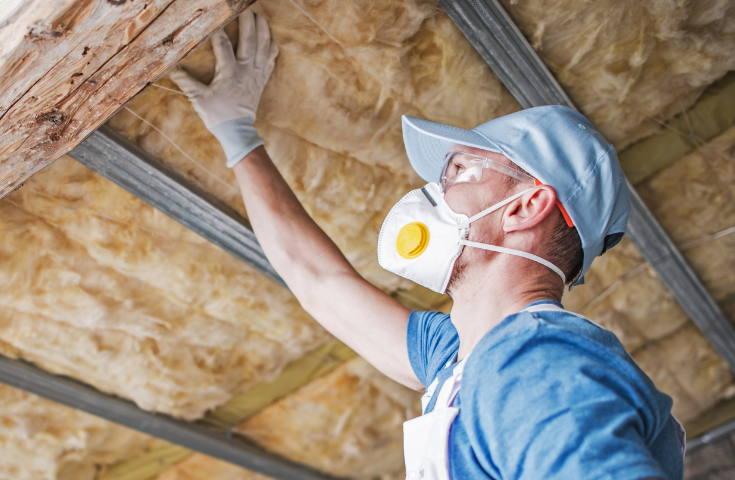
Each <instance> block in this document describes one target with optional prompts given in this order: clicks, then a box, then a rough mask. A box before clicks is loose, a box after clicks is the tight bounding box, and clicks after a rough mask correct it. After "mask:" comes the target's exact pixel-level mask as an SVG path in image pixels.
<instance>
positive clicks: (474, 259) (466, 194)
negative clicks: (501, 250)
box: [444, 145, 528, 294]
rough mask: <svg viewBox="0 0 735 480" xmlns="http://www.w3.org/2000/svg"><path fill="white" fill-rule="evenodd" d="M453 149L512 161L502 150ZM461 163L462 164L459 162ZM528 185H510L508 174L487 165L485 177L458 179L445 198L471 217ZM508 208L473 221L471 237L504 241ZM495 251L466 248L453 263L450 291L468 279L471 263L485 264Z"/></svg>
mask: <svg viewBox="0 0 735 480" xmlns="http://www.w3.org/2000/svg"><path fill="white" fill-rule="evenodd" d="M450 152H467V153H472V154H474V155H478V156H481V157H486V158H489V159H490V160H493V161H496V162H499V163H502V164H504V165H510V164H511V162H510V160H509V159H508V158H507V157H506V156H505V155H503V154H500V153H495V152H489V151H487V150H482V149H479V148H473V147H466V146H464V145H455V146H454V147H453V148H452V149H451V150H450ZM458 167H461V165H459V166H458ZM527 188H528V185H525V184H522V183H518V184H517V185H515V186H511V187H510V188H509V183H508V177H507V176H506V175H504V174H502V173H500V172H497V171H495V170H491V169H484V170H483V174H482V179H481V180H480V181H479V182H478V183H458V184H455V185H452V186H450V187H449V188H447V190H446V191H445V194H444V199H445V201H446V202H447V205H449V207H450V208H451V209H452V210H453V211H454V212H456V213H462V214H464V215H467V216H468V217H470V216H472V215H475V214H477V213H479V212H480V211H482V210H484V209H486V208H488V207H489V206H491V205H493V204H495V203H497V202H500V201H502V200H504V199H505V198H507V197H509V196H511V195H513V194H515V193H517V192H520V191H521V190H524V189H527ZM504 211H505V208H501V209H499V210H497V211H495V212H493V213H491V214H489V215H487V216H485V217H483V218H481V219H479V220H477V221H476V222H473V223H472V226H471V228H470V236H469V240H470V241H473V242H479V243H489V244H495V245H497V244H498V243H499V242H501V241H502V235H503V225H502V217H503V212H504ZM493 255H496V254H495V253H493V252H489V251H486V250H481V249H478V248H465V249H464V250H463V252H462V254H461V255H460V256H459V258H458V259H457V261H456V263H455V264H454V271H453V273H452V277H451V280H450V281H449V285H448V287H447V290H448V292H449V293H450V294H451V293H452V291H453V290H455V291H456V288H457V287H458V286H459V285H460V284H461V283H462V281H464V280H465V279H466V276H467V275H468V274H469V269H470V265H483V264H485V263H486V262H487V261H488V260H489V259H490V258H492V256H493Z"/></svg>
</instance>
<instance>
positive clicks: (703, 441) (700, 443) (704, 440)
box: [687, 420, 735, 454]
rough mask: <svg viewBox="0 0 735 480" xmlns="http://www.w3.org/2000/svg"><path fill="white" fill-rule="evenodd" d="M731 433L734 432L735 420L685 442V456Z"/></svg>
mask: <svg viewBox="0 0 735 480" xmlns="http://www.w3.org/2000/svg"><path fill="white" fill-rule="evenodd" d="M733 432H735V420H730V421H729V422H725V423H723V424H722V425H720V426H718V427H715V428H713V429H712V430H709V431H708V432H706V433H703V434H702V435H700V436H698V437H696V438H693V439H692V440H687V454H689V453H691V452H694V451H695V450H699V449H700V448H702V447H705V446H707V445H710V444H712V443H716V442H717V441H719V440H721V439H723V438H725V437H727V436H728V435H730V434H731V433H733Z"/></svg>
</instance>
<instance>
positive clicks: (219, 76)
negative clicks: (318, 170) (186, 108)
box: [169, 9, 278, 168]
mask: <svg viewBox="0 0 735 480" xmlns="http://www.w3.org/2000/svg"><path fill="white" fill-rule="evenodd" d="M212 48H213V49H214V57H215V60H216V67H215V71H214V79H213V80H212V83H210V84H209V85H204V84H203V83H201V82H199V81H198V80H196V79H194V77H192V76H191V75H189V74H188V73H187V72H186V71H184V70H182V69H181V68H179V67H176V69H175V70H174V71H172V72H171V73H170V74H169V78H170V79H171V80H173V81H174V82H176V85H178V86H179V88H180V89H181V91H182V92H184V93H185V94H186V96H187V97H189V100H190V101H191V104H192V106H193V107H194V110H196V111H197V113H198V114H199V116H200V117H201V118H202V120H203V121H204V125H205V126H206V127H207V128H208V129H209V131H210V132H212V134H214V136H215V137H217V140H219V143H220V144H221V145H222V148H223V149H224V151H225V155H227V166H228V167H229V168H232V167H234V166H235V165H236V164H237V163H238V162H240V160H242V159H243V158H245V155H247V154H248V153H250V152H251V151H252V150H254V149H255V148H256V147H259V146H261V145H263V143H264V142H263V139H262V138H260V136H258V131H257V130H256V129H255V127H254V126H253V123H254V122H255V111H256V110H257V109H258V102H259V101H260V96H261V94H262V93H263V89H264V88H265V84H266V83H267V82H268V78H269V77H270V75H271V72H272V71H273V67H274V65H275V63H276V56H277V55H278V46H277V45H276V44H275V43H274V42H271V34H270V30H269V29H268V22H266V20H265V18H263V17H261V16H258V17H257V18H256V17H255V14H253V12H252V11H251V10H250V9H248V10H246V11H245V12H244V13H242V14H241V15H240V38H239V43H238V46H237V56H236V55H235V53H234V52H233V51H232V44H231V43H230V40H229V39H228V38H227V35H225V32H224V31H223V30H218V31H217V32H215V33H214V35H212Z"/></svg>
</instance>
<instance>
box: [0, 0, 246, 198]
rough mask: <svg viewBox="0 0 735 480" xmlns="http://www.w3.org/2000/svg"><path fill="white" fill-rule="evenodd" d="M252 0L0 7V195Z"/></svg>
mask: <svg viewBox="0 0 735 480" xmlns="http://www.w3.org/2000/svg"><path fill="white" fill-rule="evenodd" d="M252 2H253V0H208V1H204V0H145V1H144V0H78V1H76V2H72V1H69V0H65V1H59V2H54V4H53V5H54V6H53V7H49V6H48V2H45V1H44V0H21V1H20V2H18V6H17V7H16V8H15V9H14V10H13V11H12V12H3V14H4V18H0V41H2V42H3V43H2V46H0V198H2V197H4V196H6V195H7V194H8V193H10V192H11V191H13V190H14V189H16V188H18V187H19V186H20V185H21V184H22V183H23V182H24V181H25V180H26V179H27V178H28V177H30V176H31V175H33V174H34V173H35V172H37V171H38V170H40V169H42V168H43V167H45V166H47V165H48V164H50V163H51V162H53V161H54V160H56V159H57V158H59V157H60V156H61V155H63V154H64V153H66V152H67V151H69V150H71V149H72V148H73V147H74V146H76V145H77V144H78V143H79V142H81V141H82V140H83V139H84V138H85V137H87V136H88V135H89V134H90V133H92V132H93V131H94V130H95V129H96V128H97V127H99V126H100V125H101V124H102V123H103V122H104V121H105V120H107V118H109V117H110V116H111V115H112V114H114V113H115V112H116V111H117V110H118V109H119V108H120V107H121V106H122V105H123V104H124V103H125V102H127V101H128V100H129V99H130V98H132V97H133V96H134V95H135V94H136V93H138V92H139V91H140V90H142V89H143V88H144V87H145V86H146V84H148V83H149V82H153V81H155V80H156V79H157V78H159V77H160V76H161V75H163V74H164V73H165V72H166V71H167V70H168V69H169V68H171V67H173V66H174V65H176V64H177V63H178V62H179V60H181V59H182V58H183V57H184V56H185V55H186V54H187V53H189V52H190V51H192V50H193V49H194V48H196V47H197V46H198V45H199V44H201V43H202V42H204V41H205V40H206V39H207V38H208V37H209V35H210V34H211V33H212V32H214V31H215V30H216V29H218V28H219V27H221V26H222V25H224V24H226V23H227V22H228V21H230V20H231V19H233V18H234V17H235V16H236V15H238V14H239V13H240V12H242V11H243V10H244V9H245V8H247V7H248V6H249V5H250V4H251V3H252ZM57 6H59V7H57ZM47 15H48V16H47Z"/></svg>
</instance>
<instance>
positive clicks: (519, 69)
mask: <svg viewBox="0 0 735 480" xmlns="http://www.w3.org/2000/svg"><path fill="white" fill-rule="evenodd" d="M439 3H440V4H441V5H442V7H443V8H444V10H445V11H446V12H447V14H448V15H449V17H450V18H451V19H452V20H453V21H454V23H455V24H457V26H458V27H459V29H460V30H461V31H462V33H464V35H465V36H466V37H467V39H468V40H469V41H470V43H471V44H472V45H473V46H474V47H475V49H476V50H477V51H478V52H479V53H480V55H481V56H482V58H483V59H484V60H485V61H486V62H487V64H488V65H490V67H491V68H492V69H493V71H494V72H495V73H496V74H497V75H498V77H499V78H500V80H501V81H502V82H503V83H504V84H505V86H506V87H507V88H508V90H510V92H511V93H512V94H513V96H515V98H516V100H518V102H519V103H520V104H521V106H523V108H529V107H538V106H542V105H566V106H568V107H571V108H576V107H575V106H574V105H573V104H572V102H571V100H569V97H567V95H566V93H564V90H563V89H562V88H561V87H560V86H559V84H558V83H557V82H556V80H555V79H554V77H553V76H552V75H551V73H550V72H549V71H548V69H547V68H546V66H545V65H544V63H543V61H541V59H540V58H539V56H538V55H537V54H536V52H535V51H534V50H533V48H531V46H530V45H529V44H528V42H527V41H526V39H525V38H524V37H523V34H522V33H521V32H520V30H518V27H516V25H515V24H514V23H513V21H512V20H511V19H510V17H509V16H508V14H507V13H506V12H505V10H504V9H503V7H502V6H501V5H500V3H499V2H498V1H497V0H439ZM628 186H629V187H630V194H631V198H630V200H631V204H632V205H631V206H632V211H631V215H630V222H629V225H628V237H629V238H630V240H631V241H632V242H633V244H634V245H635V246H636V248H638V251H640V253H641V255H643V257H644V258H645V259H646V261H648V263H649V264H650V265H651V267H652V268H653V269H654V271H655V272H656V274H657V275H658V277H659V278H660V280H661V281H662V282H663V283H664V285H666V287H667V288H668V289H669V291H670V292H671V293H672V294H673V296H674V298H675V299H676V300H677V302H678V303H679V305H680V306H681V307H682V309H683V310H684V311H685V312H686V314H687V315H688V316H689V318H691V319H692V321H693V322H694V323H695V324H696V325H697V327H699V329H700V330H701V331H702V333H704V335H705V336H706V337H707V339H708V340H709V341H710V343H712V345H713V346H714V347H715V348H716V349H717V351H718V353H719V354H720V355H721V356H722V358H723V359H724V360H725V361H726V362H727V363H728V365H729V366H730V370H732V371H733V372H735V330H733V328H732V326H731V325H730V323H729V322H728V320H727V318H725V316H724V315H723V314H722V311H721V310H720V308H719V307H718V306H717V304H716V303H715V301H714V299H713V298H712V296H711V295H710V294H709V292H707V290H706V289H705V288H704V285H702V282H701V281H700V280H699V279H698V278H697V276H696V275H695V274H694V272H693V271H692V269H691V268H690V267H689V265H688V264H687V263H686V260H684V257H683V256H682V255H681V253H680V252H679V250H678V249H677V248H676V246H675V245H674V244H673V242H672V241H671V239H670V238H669V237H668V235H666V232H664V230H663V228H662V227H661V225H660V224H659V223H658V221H656V219H655V218H654V217H653V215H652V214H651V212H650V211H649V210H648V208H646V206H645V205H644V204H643V201H642V200H641V198H640V197H639V196H638V194H637V193H636V191H635V189H634V188H633V186H632V185H630V183H628Z"/></svg>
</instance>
